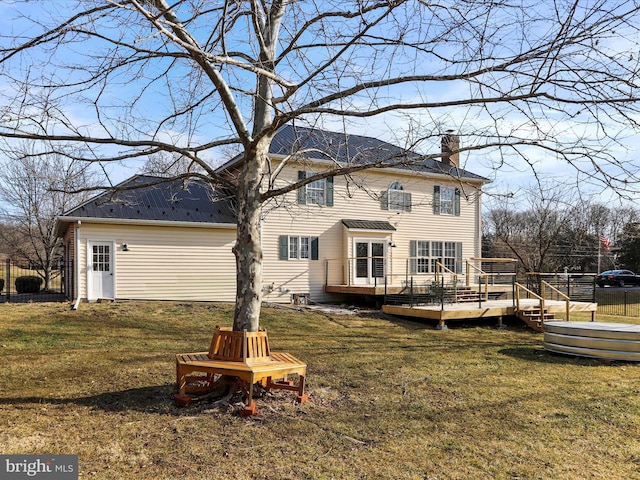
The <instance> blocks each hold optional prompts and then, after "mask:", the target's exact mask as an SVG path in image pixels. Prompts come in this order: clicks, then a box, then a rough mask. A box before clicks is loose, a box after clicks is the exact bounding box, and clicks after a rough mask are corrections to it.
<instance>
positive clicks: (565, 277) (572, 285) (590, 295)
mask: <svg viewBox="0 0 640 480" xmlns="http://www.w3.org/2000/svg"><path fill="white" fill-rule="evenodd" d="M543 280H544V281H545V282H546V283H548V284H550V285H552V286H553V287H554V288H555V289H557V290H558V291H559V292H561V293H562V294H564V295H567V296H568V297H569V298H570V299H571V300H572V301H574V302H588V303H597V304H598V310H597V313H598V314H600V315H614V316H620V317H640V287H635V288H633V287H627V288H613V287H606V288H600V287H596V284H595V274H594V275H591V274H562V273H559V274H530V275H528V276H527V278H526V279H525V280H524V282H522V283H525V286H526V287H527V289H529V290H531V291H532V292H535V293H538V294H539V293H540V292H541V291H542V281H543ZM514 281H515V277H514V278H512V279H511V282H505V284H504V286H505V288H504V289H502V290H497V289H496V288H495V287H496V286H495V284H493V285H491V288H489V290H488V295H485V290H484V286H483V285H482V284H477V285H475V287H472V288H473V289H474V290H476V292H475V293H476V294H477V295H476V299H475V300H471V301H470V302H469V303H470V304H471V303H472V302H475V303H478V304H480V305H481V304H482V302H483V301H484V299H485V298H486V297H487V296H488V297H489V299H501V300H512V299H513V294H512V290H513V289H512V288H511V286H510V285H509V283H511V284H513V282H514ZM460 296H463V297H464V296H466V297H467V301H469V297H470V295H469V294H468V293H467V292H465V288H464V287H463V286H461V284H460V282H458V283H457V284H453V283H452V282H445V281H444V280H442V281H441V282H440V283H438V282H431V283H429V282H418V281H414V279H413V278H411V279H410V282H408V284H407V285H406V287H405V288H404V289H403V291H402V292H400V293H397V294H393V295H390V294H387V295H385V299H384V303H385V304H396V305H410V306H419V305H438V304H441V305H442V304H444V303H454V302H459V301H460V300H459V298H460ZM545 298H546V299H548V300H564V298H563V297H562V295H560V293H558V292H556V291H554V290H553V289H550V288H546V289H545Z"/></svg>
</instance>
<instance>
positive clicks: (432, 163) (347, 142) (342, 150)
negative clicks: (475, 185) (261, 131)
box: [269, 125, 489, 182]
mask: <svg viewBox="0 0 640 480" xmlns="http://www.w3.org/2000/svg"><path fill="white" fill-rule="evenodd" d="M302 150H305V152H304V156H305V157H307V158H312V159H324V160H335V161H338V162H340V163H350V164H363V163H371V162H376V161H379V162H382V166H384V165H385V163H386V164H389V165H393V164H395V163H396V162H398V161H399V160H402V159H406V160H407V161H408V163H407V164H406V165H394V167H395V168H401V169H406V170H413V171H418V172H422V173H438V174H443V175H451V176H453V177H456V178H464V179H466V180H478V181H485V182H488V181H489V180H488V179H486V178H484V177H481V176H480V175H476V174H475V173H471V172H469V171H467V170H464V169H462V168H457V167H455V166H452V165H447V164H445V163H443V162H441V161H439V160H435V159H428V160H416V159H419V158H420V155H419V154H418V153H415V152H412V151H410V150H405V149H403V148H401V147H398V146H396V145H392V144H390V143H387V142H383V141H382V140H378V139H377V138H372V137H365V136H362V135H350V134H345V133H338V132H327V131H325V130H318V129H312V128H305V127H298V126H293V125H285V126H283V127H282V128H280V130H278V132H277V133H276V135H275V136H274V137H273V141H272V142H271V146H270V148H269V153H271V154H273V155H292V154H294V153H297V152H300V151H302Z"/></svg>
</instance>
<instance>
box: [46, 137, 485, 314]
mask: <svg viewBox="0 0 640 480" xmlns="http://www.w3.org/2000/svg"><path fill="white" fill-rule="evenodd" d="M456 142H457V137H455V136H453V135H446V136H445V137H443V142H442V143H443V156H442V158H441V159H439V160H434V159H429V160H424V159H422V160H421V159H420V158H419V156H418V155H417V154H415V153H412V152H409V151H406V150H403V149H401V148H400V147H397V146H394V145H391V144H389V143H386V142H382V141H380V140H377V139H375V138H371V137H364V136H357V135H345V134H343V133H333V132H326V131H322V130H315V129H308V128H300V127H293V126H285V127H283V128H282V129H281V130H279V131H278V133H277V134H276V136H275V137H274V139H273V141H272V144H271V148H270V167H271V173H272V178H271V181H272V183H273V187H275V188H277V187H278V186H286V185H288V184H291V183H292V182H295V181H298V180H299V179H303V178H308V177H309V176H310V175H313V174H315V173H319V172H323V171H326V170H327V169H329V168H331V167H335V166H336V165H338V166H345V165H356V166H357V165H361V164H363V163H365V162H366V163H370V162H371V161H380V162H381V166H387V165H389V164H390V162H393V163H394V164H396V165H395V166H393V167H387V168H373V169H364V170H360V171H356V172H353V173H350V174H348V175H340V176H329V177H326V178H322V179H319V180H316V181H313V182H311V183H308V184H307V185H306V186H304V187H303V188H300V189H298V190H296V191H291V192H289V193H287V194H285V195H282V196H279V197H275V198H273V199H271V200H269V201H267V202H265V203H264V205H263V221H262V237H261V242H262V248H263V257H264V258H263V279H264V298H265V300H268V301H276V302H290V301H291V300H292V299H293V298H294V297H295V296H305V297H307V296H308V298H310V299H311V300H312V301H317V302H325V301H332V300H336V299H339V298H340V297H339V296H340V295H341V294H345V293H350V294H357V293H362V294H372V293H373V294H379V293H381V292H383V291H384V290H383V289H384V285H385V283H386V285H387V287H392V286H394V287H399V286H401V285H403V284H404V283H406V281H407V279H408V278H410V277H414V278H423V279H424V280H425V281H426V279H428V278H430V276H432V275H433V274H434V273H435V270H436V265H437V264H438V263H440V264H442V265H444V266H445V267H446V269H448V270H450V271H453V272H459V273H462V265H463V261H464V259H467V258H476V257H480V256H481V228H480V222H481V188H482V186H483V185H484V184H485V183H487V182H488V180H487V179H485V178H483V177H481V176H478V175H475V174H473V173H471V172H468V171H466V170H463V169H461V168H460V167H459V165H458V161H457V155H456V154H452V155H448V153H451V152H452V151H455V150H457V148H458V147H457V143H456ZM402 159H404V160H405V161H403V160H402ZM416 160H417V162H416ZM239 161H240V160H239V159H234V160H231V161H230V162H228V163H227V164H225V165H223V166H222V167H220V169H219V172H220V173H221V174H225V175H227V176H228V178H230V179H233V175H234V172H235V171H236V168H237V165H238V162H239ZM141 185H142V186H141ZM140 186H141V187H140ZM131 187H139V188H131ZM58 233H59V235H60V236H62V237H63V238H64V240H65V245H66V255H67V257H68V259H69V260H71V261H73V262H74V264H75V268H74V269H73V272H74V275H71V277H72V278H69V279H68V282H69V287H72V289H71V290H69V291H73V292H74V296H75V297H76V298H78V299H88V300H95V299H99V298H118V299H166V300H203V301H227V300H233V299H234V297H235V258H234V255H233V253H232V250H231V248H232V246H233V244H234V242H235V235H236V229H235V215H234V202H233V199H232V198H231V197H230V196H229V195H228V194H227V192H225V191H224V190H223V189H212V188H211V187H210V185H208V184H207V183H205V182H202V181H195V180H194V181H189V182H187V183H186V184H184V183H183V182H178V181H167V180H164V179H160V178H155V177H146V176H136V177H133V178H132V179H129V180H127V181H125V182H123V183H122V184H121V185H119V186H118V187H117V188H116V190H115V191H114V192H107V193H104V194H102V195H99V196H97V197H95V198H93V199H91V200H90V201H88V202H86V203H84V204H82V205H80V206H78V207H77V208H75V209H73V210H71V211H69V212H67V213H66V214H65V215H62V216H60V217H59V219H58Z"/></svg>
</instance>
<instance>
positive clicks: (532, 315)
mask: <svg viewBox="0 0 640 480" xmlns="http://www.w3.org/2000/svg"><path fill="white" fill-rule="evenodd" d="M517 315H518V318H520V320H522V321H523V322H524V323H525V324H526V325H527V326H528V327H530V328H532V329H534V330H535V331H536V332H542V331H544V322H547V321H549V320H554V319H555V318H556V316H555V314H554V313H549V312H548V311H547V309H546V308H545V309H544V311H542V312H541V311H540V308H539V307H526V308H522V309H520V310H518V312H517Z"/></svg>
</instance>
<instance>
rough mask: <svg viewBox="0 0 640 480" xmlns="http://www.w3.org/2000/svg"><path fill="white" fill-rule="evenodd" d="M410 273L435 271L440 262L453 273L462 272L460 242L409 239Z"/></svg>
mask: <svg viewBox="0 0 640 480" xmlns="http://www.w3.org/2000/svg"><path fill="white" fill-rule="evenodd" d="M409 246H410V252H409V254H410V258H411V262H410V263H411V273H412V274H418V273H436V271H437V269H438V267H437V264H438V263H440V264H441V265H443V266H444V267H445V268H447V269H449V270H450V271H452V272H455V273H462V242H443V241H428V240H411V242H410V243H409Z"/></svg>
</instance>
